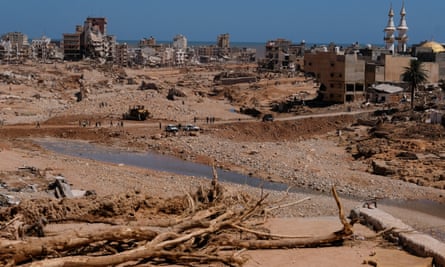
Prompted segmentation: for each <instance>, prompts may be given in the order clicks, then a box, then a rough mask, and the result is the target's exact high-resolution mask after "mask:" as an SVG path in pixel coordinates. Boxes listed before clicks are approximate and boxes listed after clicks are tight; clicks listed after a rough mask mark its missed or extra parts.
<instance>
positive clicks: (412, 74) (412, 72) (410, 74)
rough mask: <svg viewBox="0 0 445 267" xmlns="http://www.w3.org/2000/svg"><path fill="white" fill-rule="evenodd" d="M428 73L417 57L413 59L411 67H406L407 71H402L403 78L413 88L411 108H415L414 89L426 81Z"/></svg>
mask: <svg viewBox="0 0 445 267" xmlns="http://www.w3.org/2000/svg"><path fill="white" fill-rule="evenodd" d="M427 79H428V74H426V70H424V69H423V68H422V62H420V61H419V60H417V59H413V60H411V62H410V64H409V67H405V72H404V73H402V80H403V81H404V82H409V84H410V87H411V88H410V89H411V110H413V109H414V91H415V90H416V89H417V86H419V85H420V84H422V83H424V82H426V81H427Z"/></svg>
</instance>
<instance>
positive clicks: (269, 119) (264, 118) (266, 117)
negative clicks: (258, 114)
mask: <svg viewBox="0 0 445 267" xmlns="http://www.w3.org/2000/svg"><path fill="white" fill-rule="evenodd" d="M273 120H274V118H273V115H272V114H265V115H264V116H263V121H273Z"/></svg>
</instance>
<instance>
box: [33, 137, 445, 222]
mask: <svg viewBox="0 0 445 267" xmlns="http://www.w3.org/2000/svg"><path fill="white" fill-rule="evenodd" d="M37 142H38V143H39V144H40V145H41V146H43V147H44V148H46V149H48V150H51V151H54V152H57V153H61V154H65V155H70V156H75V157H81V158H87V159H92V160H99V161H105V162H111V163H116V164H120V163H122V164H125V165H130V166H136V167H141V168H147V169H153V170H158V171H166V172H171V173H176V174H180V175H187V176H197V177H206V178H212V168H211V167H210V166H208V165H205V164H199V163H194V162H190V161H185V160H181V159H178V158H175V157H172V156H167V155H162V154H159V153H155V152H151V151H147V152H144V153H141V152H135V151H123V150H119V149H115V148H110V147H105V146H101V145H97V144H91V143H88V142H82V141H66V140H60V141H59V140H46V139H41V140H38V141H37ZM217 173H218V178H219V180H221V181H224V182H231V183H236V184H241V185H249V186H253V187H259V188H260V187H261V188H264V189H269V190H276V191H286V190H288V188H289V186H288V185H286V184H282V183H275V182H268V181H264V180H262V179H260V178H256V177H252V176H248V175H243V174H240V173H236V172H232V171H225V170H222V169H217ZM290 191H291V192H300V193H309V194H316V195H320V194H321V193H320V192H317V191H314V190H311V189H305V188H292V189H291V190H290ZM342 197H344V196H342ZM345 198H348V197H347V196H346V197H345ZM379 204H383V205H390V206H396V207H399V208H403V209H408V210H412V211H417V212H422V213H425V214H429V215H433V216H436V217H440V218H444V219H445V205H443V204H441V203H437V202H434V201H430V200H392V199H382V200H379Z"/></svg>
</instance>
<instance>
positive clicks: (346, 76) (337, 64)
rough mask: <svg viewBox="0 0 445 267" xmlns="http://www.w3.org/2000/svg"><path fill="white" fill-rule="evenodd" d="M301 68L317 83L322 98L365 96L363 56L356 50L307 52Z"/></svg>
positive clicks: (341, 99)
mask: <svg viewBox="0 0 445 267" xmlns="http://www.w3.org/2000/svg"><path fill="white" fill-rule="evenodd" d="M304 69H305V71H306V73H311V74H312V75H314V77H315V79H316V80H317V81H318V82H319V83H320V89H319V96H320V97H321V99H322V100H323V101H327V102H334V103H345V102H351V101H356V100H360V99H364V97H365V90H364V89H365V60H364V59H363V58H361V57H360V56H359V55H357V53H353V54H341V53H338V52H337V51H327V52H323V51H317V52H314V53H306V54H305V55H304Z"/></svg>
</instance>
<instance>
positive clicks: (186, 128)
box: [182, 124, 200, 132]
mask: <svg viewBox="0 0 445 267" xmlns="http://www.w3.org/2000/svg"><path fill="white" fill-rule="evenodd" d="M182 129H183V130H184V131H187V132H197V131H199V130H200V128H199V127H198V126H196V125H193V124H187V125H186V126H184V127H183V128H182Z"/></svg>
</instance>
